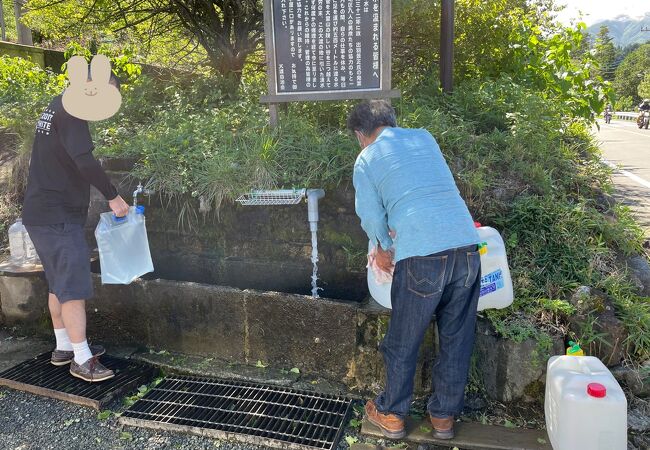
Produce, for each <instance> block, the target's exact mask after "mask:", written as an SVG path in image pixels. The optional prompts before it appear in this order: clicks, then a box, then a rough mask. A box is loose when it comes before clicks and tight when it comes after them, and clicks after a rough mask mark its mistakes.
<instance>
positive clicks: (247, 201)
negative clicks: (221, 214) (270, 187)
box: [237, 189, 307, 206]
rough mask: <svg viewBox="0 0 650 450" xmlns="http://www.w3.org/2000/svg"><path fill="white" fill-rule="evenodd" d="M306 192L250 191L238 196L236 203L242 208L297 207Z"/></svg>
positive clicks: (299, 190)
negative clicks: (242, 206)
mask: <svg viewBox="0 0 650 450" xmlns="http://www.w3.org/2000/svg"><path fill="white" fill-rule="evenodd" d="M306 191H307V190H306V189H281V190H276V191H251V192H249V193H247V194H244V195H242V196H240V197H239V198H238V199H237V202H238V203H239V204H240V205H244V206H273V205H297V204H298V203H300V201H301V200H302V199H303V198H305V195H306Z"/></svg>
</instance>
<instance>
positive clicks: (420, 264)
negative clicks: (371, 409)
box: [375, 245, 481, 418]
mask: <svg viewBox="0 0 650 450" xmlns="http://www.w3.org/2000/svg"><path fill="white" fill-rule="evenodd" d="M480 285H481V258H480V255H479V253H478V251H477V248H476V246H475V245H474V246H470V247H464V248H456V249H452V250H447V251H444V252H440V253H436V254H434V255H430V256H425V257H412V258H407V259H404V260H402V261H399V262H398V263H397V264H396V266H395V272H394V274H393V286H392V291H391V303H392V308H393V312H392V315H391V319H390V324H389V326H388V332H387V333H386V336H385V338H384V341H383V342H382V344H381V351H382V353H383V355H384V363H385V366H386V387H385V389H384V391H383V392H382V393H381V394H380V395H379V396H378V397H377V399H376V400H375V402H376V404H377V409H378V410H379V411H381V412H383V413H392V414H396V415H398V416H400V417H405V416H406V415H407V414H408V412H409V409H410V405H411V397H412V395H413V377H414V375H415V367H416V364H417V358H418V350H419V348H420V344H421V343H422V340H423V339H424V335H425V333H426V331H427V328H428V327H429V325H430V324H431V320H432V318H433V317H434V316H435V317H436V322H437V325H438V340H439V343H440V353H439V354H438V356H437V358H436V361H435V363H434V365H433V393H432V395H431V397H430V399H429V402H428V405H427V409H428V410H429V414H431V415H432V416H433V417H439V418H443V417H448V416H457V415H458V414H459V413H460V412H461V410H462V409H463V402H464V393H465V385H466V384H467V376H468V372H469V364H470V358H471V356H472V349H473V347H474V333H475V325H476V308H477V305H478V298H479V293H480Z"/></svg>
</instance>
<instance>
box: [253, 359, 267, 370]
mask: <svg viewBox="0 0 650 450" xmlns="http://www.w3.org/2000/svg"><path fill="white" fill-rule="evenodd" d="M268 366H269V365H268V364H264V363H263V362H262V360H258V361H257V364H255V367H257V368H259V369H266V368H267V367H268Z"/></svg>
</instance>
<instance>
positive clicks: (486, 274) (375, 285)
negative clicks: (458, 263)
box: [367, 226, 514, 311]
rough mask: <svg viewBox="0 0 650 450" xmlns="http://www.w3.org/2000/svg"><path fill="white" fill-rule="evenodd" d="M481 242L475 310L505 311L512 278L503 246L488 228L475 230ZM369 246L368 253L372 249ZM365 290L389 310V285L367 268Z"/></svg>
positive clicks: (510, 301) (511, 294)
mask: <svg viewBox="0 0 650 450" xmlns="http://www.w3.org/2000/svg"><path fill="white" fill-rule="evenodd" d="M477 231H478V234H479V237H480V239H481V245H480V247H481V250H480V251H481V296H480V297H479V301H478V310H479V311H481V310H483V309H488V308H497V309H500V308H506V307H508V306H510V305H511V304H512V302H513V300H514V290H513V287H512V277H511V276H510V269H509V267H508V258H507V257H506V246H505V244H504V242H503V239H502V238H501V235H500V234H499V232H498V231H497V230H495V229H494V228H490V227H478V226H477ZM372 246H373V244H372V242H370V243H369V244H368V252H369V253H370V250H371V249H372ZM367 281H368V290H369V291H370V295H371V296H372V298H373V299H375V301H376V302H377V303H379V304H380V305H381V306H383V307H385V308H390V307H391V302H390V290H391V285H392V283H379V282H378V281H377V280H376V279H375V274H374V273H373V271H372V270H371V269H370V268H368V272H367Z"/></svg>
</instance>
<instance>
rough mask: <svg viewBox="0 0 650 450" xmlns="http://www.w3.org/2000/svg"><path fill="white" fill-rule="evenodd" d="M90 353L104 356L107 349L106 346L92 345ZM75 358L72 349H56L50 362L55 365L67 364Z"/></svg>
mask: <svg viewBox="0 0 650 450" xmlns="http://www.w3.org/2000/svg"><path fill="white" fill-rule="evenodd" d="M90 353H92V354H93V356H102V355H103V354H104V353H106V350H104V347H102V346H101V345H91V346H90ZM73 359H74V352H73V351H72V350H70V351H68V350H54V351H53V352H52V357H51V358H50V362H51V363H52V364H54V365H55V366H65V365H66V364H70V363H71V362H72V360H73Z"/></svg>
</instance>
